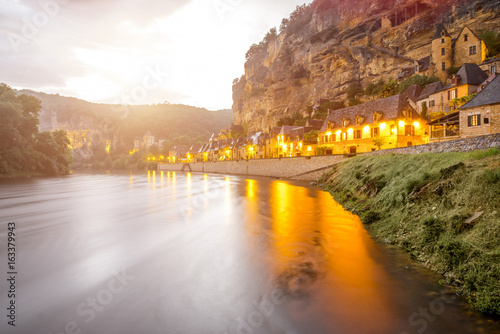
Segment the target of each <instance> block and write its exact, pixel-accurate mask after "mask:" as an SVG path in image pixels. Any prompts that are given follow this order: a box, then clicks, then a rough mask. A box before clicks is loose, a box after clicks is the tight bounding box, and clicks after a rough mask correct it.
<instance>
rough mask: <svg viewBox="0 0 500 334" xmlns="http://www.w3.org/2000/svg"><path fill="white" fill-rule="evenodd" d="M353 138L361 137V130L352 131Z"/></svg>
mask: <svg viewBox="0 0 500 334" xmlns="http://www.w3.org/2000/svg"><path fill="white" fill-rule="evenodd" d="M354 139H361V130H356V131H354Z"/></svg>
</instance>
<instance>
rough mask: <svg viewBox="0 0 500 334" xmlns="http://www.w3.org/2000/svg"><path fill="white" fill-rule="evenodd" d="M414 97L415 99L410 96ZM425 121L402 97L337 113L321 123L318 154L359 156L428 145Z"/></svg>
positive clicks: (380, 100)
mask: <svg viewBox="0 0 500 334" xmlns="http://www.w3.org/2000/svg"><path fill="white" fill-rule="evenodd" d="M413 98H414V97H413ZM424 124H425V120H424V119H422V118H421V117H420V115H419V114H418V113H417V112H416V111H415V109H413V108H412V107H411V106H410V104H409V102H408V96H407V95H405V94H400V95H395V96H391V97H387V98H383V99H379V100H375V101H371V102H368V103H364V104H360V105H357V106H353V107H348V108H343V109H339V110H336V111H335V112H333V113H331V114H329V115H328V116H327V118H326V120H325V122H324V123H323V126H322V128H321V130H320V132H319V137H318V151H319V150H321V151H322V152H320V153H324V154H344V153H351V154H352V153H362V152H370V151H374V150H376V149H377V148H378V147H377V145H376V143H375V141H378V144H380V147H379V148H381V149H388V148H396V147H406V146H412V145H420V144H425V143H427V135H426V132H425V126H424Z"/></svg>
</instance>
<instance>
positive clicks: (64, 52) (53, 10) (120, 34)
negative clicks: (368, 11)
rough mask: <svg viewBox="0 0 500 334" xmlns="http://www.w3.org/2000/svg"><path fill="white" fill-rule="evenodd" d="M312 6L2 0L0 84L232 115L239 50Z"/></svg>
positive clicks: (224, 0) (204, 0)
mask: <svg viewBox="0 0 500 334" xmlns="http://www.w3.org/2000/svg"><path fill="white" fill-rule="evenodd" d="M310 2H311V0H273V1H268V0H147V1H145V0H142V1H141V0H0V82H3V83H6V84H8V85H9V86H11V87H13V88H16V89H23V88H26V89H32V90H35V91H39V92H45V93H49V94H60V95H63V96H72V97H77V98H80V99H84V100H87V101H91V102H99V103H117V104H155V103H164V102H165V101H168V102H169V103H180V104H187V105H192V106H196V107H203V108H207V109H210V110H218V109H229V108H231V105H232V90H231V86H232V81H233V79H235V78H237V77H238V78H239V77H241V75H242V74H244V63H245V53H246V51H247V50H248V48H249V47H250V45H251V44H253V43H258V42H259V41H261V40H262V38H263V37H264V35H265V33H266V32H267V31H269V29H270V28H272V27H279V24H280V23H281V20H282V19H283V18H284V17H288V16H289V15H290V13H291V12H292V11H293V10H294V9H295V7H296V6H297V5H302V4H304V3H310Z"/></svg>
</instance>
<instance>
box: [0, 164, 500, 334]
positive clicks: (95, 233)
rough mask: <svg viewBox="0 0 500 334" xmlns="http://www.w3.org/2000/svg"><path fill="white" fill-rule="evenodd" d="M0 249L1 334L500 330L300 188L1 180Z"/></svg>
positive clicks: (156, 179) (255, 181)
mask: <svg viewBox="0 0 500 334" xmlns="http://www.w3.org/2000/svg"><path fill="white" fill-rule="evenodd" d="M9 221H15V222H16V224H17V225H16V232H17V233H16V252H17V268H16V269H17V272H18V275H17V282H16V293H17V294H16V327H15V328H13V327H11V326H8V325H7V321H8V320H9V319H8V318H7V307H8V305H9V304H8V303H9V299H8V296H7V291H8V290H9V286H8V283H7V280H6V278H8V277H7V272H8V268H7V243H6V237H7V223H8V222H9ZM0 247H1V249H0V255H1V262H0V271H1V273H2V281H1V283H0V287H1V295H0V308H1V310H2V312H1V316H2V317H1V319H0V332H1V333H23V334H24V333H44V334H45V333H47V334H48V333H54V334H55V333H96V334H105V333H150V334H154V333H202V334H205V333H220V334H225V333H245V334H249V333H265V334H267V333H307V334H309V333H311V334H321V333H341V334H344V333H348V334H349V333H355V334H358V333H360V334H364V333H374V334H375V333H377V334H378V333H380V334H386V333H396V334H407V333H429V334H430V333H500V330H499V326H498V323H493V322H491V321H489V320H487V319H485V318H483V317H481V316H480V315H478V314H477V313H475V312H472V311H470V309H468V307H467V304H465V303H464V302H463V301H462V300H461V299H459V298H457V297H456V296H455V295H454V294H453V292H452V291H449V290H447V289H445V288H442V287H440V286H438V285H436V284H435V283H434V282H436V280H437V277H436V276H433V275H432V274H430V273H428V272H427V271H425V270H422V269H419V268H418V266H415V265H412V264H411V263H410V262H409V261H408V260H407V259H406V257H405V256H404V255H402V254H399V253H397V252H395V251H393V250H390V249H387V248H385V247H383V246H381V245H378V244H376V243H375V242H374V241H373V240H372V239H371V238H370V237H369V236H368V234H367V232H366V231H365V230H364V228H363V226H362V225H361V223H360V221H359V219H358V217H356V216H354V215H352V214H350V213H348V212H346V211H345V210H343V209H342V207H341V206H340V205H339V204H337V203H336V202H335V201H334V200H333V199H332V198H331V196H330V195H329V194H328V193H325V192H322V191H320V190H319V189H316V188H312V187H309V186H308V185H307V184H306V183H296V182H288V181H280V180H272V179H267V178H245V177H235V176H221V175H204V174H184V173H167V172H163V173H160V172H148V173H147V174H146V173H139V174H133V175H132V174H130V175H129V174H109V175H105V174H104V175H103V174H101V175H100V174H75V175H71V176H67V177H61V178H33V179H23V180H0Z"/></svg>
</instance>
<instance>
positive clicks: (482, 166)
mask: <svg viewBox="0 0 500 334" xmlns="http://www.w3.org/2000/svg"><path fill="white" fill-rule="evenodd" d="M318 184H320V185H321V186H322V188H323V189H325V190H327V191H329V192H330V193H331V194H332V195H333V196H334V198H335V199H336V200H337V201H338V202H339V203H341V204H342V205H343V206H344V207H345V208H346V209H348V210H350V211H351V212H353V213H355V214H357V215H359V216H360V217H361V220H362V221H363V223H365V225H366V228H367V230H368V231H369V232H370V233H371V235H372V236H373V237H374V238H375V239H377V240H379V241H384V242H387V243H390V244H393V245H395V246H397V247H400V248H401V249H403V250H405V251H406V252H408V253H409V254H410V256H411V257H412V258H413V259H415V260H416V261H418V262H421V263H423V264H425V265H426V266H428V267H429V268H431V269H432V270H434V271H435V272H437V273H439V274H443V275H445V276H444V278H443V282H444V283H449V284H453V285H455V286H456V288H457V290H458V291H459V292H461V293H462V294H463V295H464V296H466V297H467V298H468V300H469V302H470V303H471V304H472V305H473V306H474V307H475V308H477V309H478V310H480V311H481V312H483V313H485V314H489V315H494V316H499V315H500V150H499V149H497V148H495V149H490V150H485V151H475V152H467V153H465V152H456V153H426V154H419V155H394V154H393V155H385V156H378V157H363V156H359V157H356V158H353V159H350V160H348V161H347V162H345V163H343V164H341V165H339V166H337V167H336V168H335V169H333V170H331V171H330V172H328V173H327V174H325V175H324V176H323V177H322V178H321V179H320V180H319V182H318Z"/></svg>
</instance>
